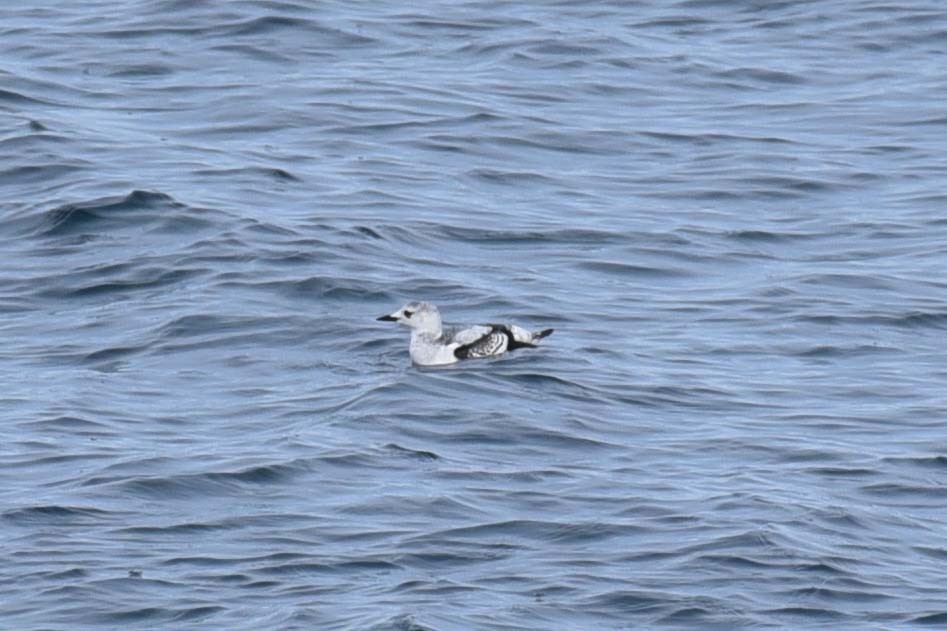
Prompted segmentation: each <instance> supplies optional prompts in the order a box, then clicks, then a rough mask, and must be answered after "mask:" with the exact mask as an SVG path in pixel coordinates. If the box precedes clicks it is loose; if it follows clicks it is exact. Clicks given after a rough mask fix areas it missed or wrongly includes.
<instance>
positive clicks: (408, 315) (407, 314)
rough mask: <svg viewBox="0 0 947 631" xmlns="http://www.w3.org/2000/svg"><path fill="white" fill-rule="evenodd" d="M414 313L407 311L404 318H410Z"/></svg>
mask: <svg viewBox="0 0 947 631" xmlns="http://www.w3.org/2000/svg"><path fill="white" fill-rule="evenodd" d="M413 313H414V311H405V312H404V317H406V318H410V317H411V315H412V314H413Z"/></svg>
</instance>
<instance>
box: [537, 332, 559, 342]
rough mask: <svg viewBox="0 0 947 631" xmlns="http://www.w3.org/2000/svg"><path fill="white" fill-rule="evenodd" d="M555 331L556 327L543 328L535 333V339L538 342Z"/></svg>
mask: <svg viewBox="0 0 947 631" xmlns="http://www.w3.org/2000/svg"><path fill="white" fill-rule="evenodd" d="M553 331H555V329H543V330H542V331H537V332H536V333H533V341H534V342H538V341H539V340H541V339H543V338H544V337H548V336H550V335H552V332H553Z"/></svg>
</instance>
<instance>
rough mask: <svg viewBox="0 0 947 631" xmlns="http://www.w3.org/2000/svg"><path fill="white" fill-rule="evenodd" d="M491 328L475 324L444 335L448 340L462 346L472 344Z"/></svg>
mask: <svg viewBox="0 0 947 631" xmlns="http://www.w3.org/2000/svg"><path fill="white" fill-rule="evenodd" d="M491 330H492V329H491V327H488V326H481V325H475V326H472V327H469V328H466V329H462V330H456V331H452V332H450V334H449V336H445V337H447V339H448V341H450V342H453V343H455V344H460V345H461V346H463V345H465V344H473V343H474V342H476V341H477V340H479V339H480V338H481V337H483V336H484V335H486V334H488V333H489V332H490V331H491Z"/></svg>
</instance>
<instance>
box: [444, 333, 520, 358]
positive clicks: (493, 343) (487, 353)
mask: <svg viewBox="0 0 947 631" xmlns="http://www.w3.org/2000/svg"><path fill="white" fill-rule="evenodd" d="M476 328H478V329H483V330H484V331H485V332H484V333H483V335H481V336H480V337H478V338H476V339H473V340H472V341H470V342H468V343H466V344H462V345H461V346H458V347H457V348H455V349H454V357H456V358H457V359H473V358H477V357H492V356H493V355H499V354H500V353H503V352H504V351H506V348H507V345H508V344H509V336H508V335H507V334H506V332H504V331H503V330H502V329H500V328H498V327H485V326H484V327H476ZM468 330H469V329H468Z"/></svg>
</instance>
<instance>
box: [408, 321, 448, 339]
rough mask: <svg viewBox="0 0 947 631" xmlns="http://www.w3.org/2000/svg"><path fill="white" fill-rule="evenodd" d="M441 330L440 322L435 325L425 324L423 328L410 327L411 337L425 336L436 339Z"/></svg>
mask: <svg viewBox="0 0 947 631" xmlns="http://www.w3.org/2000/svg"><path fill="white" fill-rule="evenodd" d="M441 333H443V330H442V329H441V325H440V323H437V325H436V326H426V327H424V328H423V329H411V338H412V339H414V338H427V339H432V340H436V339H437V338H439V337H440V336H441Z"/></svg>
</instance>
